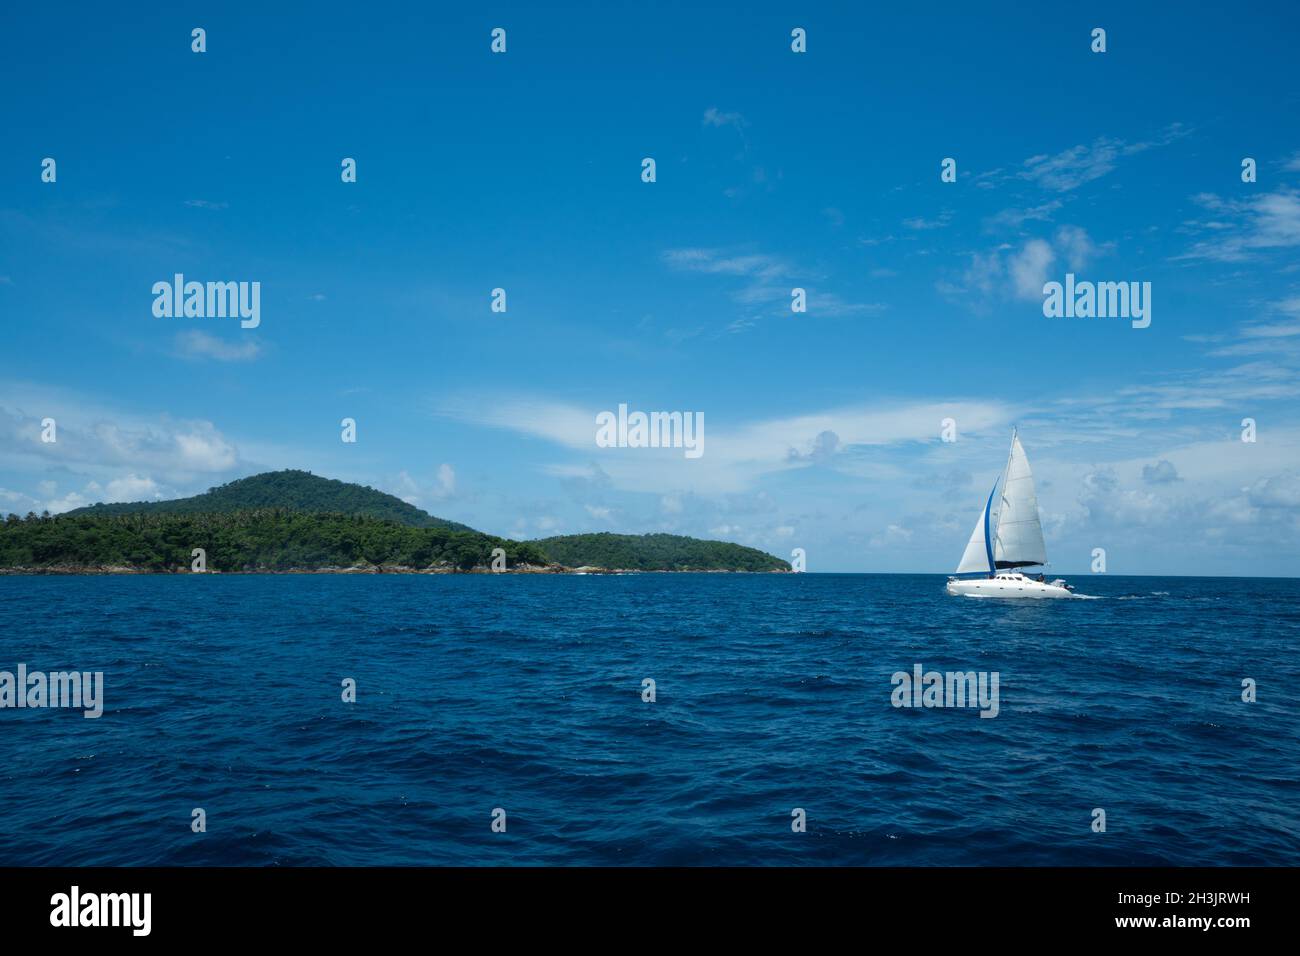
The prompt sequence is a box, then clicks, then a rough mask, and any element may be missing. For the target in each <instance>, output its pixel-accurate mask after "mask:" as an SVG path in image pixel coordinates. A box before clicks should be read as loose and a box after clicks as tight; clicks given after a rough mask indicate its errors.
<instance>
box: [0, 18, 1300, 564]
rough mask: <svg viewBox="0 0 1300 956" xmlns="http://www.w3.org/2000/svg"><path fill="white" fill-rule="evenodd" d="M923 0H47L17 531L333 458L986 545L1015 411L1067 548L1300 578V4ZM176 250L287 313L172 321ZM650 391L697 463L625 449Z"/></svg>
mask: <svg viewBox="0 0 1300 956" xmlns="http://www.w3.org/2000/svg"><path fill="white" fill-rule="evenodd" d="M899 6H900V5H895V7H892V8H880V9H867V8H865V7H863V6H862V5H861V4H842V5H831V4H792V5H785V4H783V5H764V4H759V5H752V4H746V5H745V6H744V12H743V13H740V12H736V10H735V9H733V10H726V9H724V8H721V7H708V8H700V7H698V6H696V5H693V4H672V5H667V6H661V5H654V6H653V7H644V6H636V7H633V6H629V7H627V8H625V9H622V10H619V9H616V8H612V7H610V6H609V5H607V4H571V5H565V6H564V7H562V8H558V9H554V8H553V9H551V10H549V11H542V10H539V9H537V8H536V6H535V5H493V6H491V7H490V8H484V9H472V8H469V7H466V8H464V9H442V8H441V7H442V5H416V4H411V5H389V4H368V5H363V6H360V7H354V6H351V5H349V6H338V7H332V6H331V5H330V4H311V5H303V6H301V7H291V6H287V5H286V6H284V7H283V8H282V7H279V6H277V7H276V8H275V9H274V12H272V9H271V8H270V7H268V6H267V5H265V4H259V5H244V4H220V5H201V4H168V5H166V6H165V7H164V6H162V5H159V10H158V11H157V12H156V13H153V14H147V13H137V14H133V15H132V16H131V17H129V18H127V17H123V16H122V15H121V13H120V11H114V10H112V9H108V8H102V7H99V6H97V5H94V6H92V5H86V6H85V8H84V9H77V8H74V10H75V11H76V12H74V13H69V12H68V10H67V8H66V7H61V8H59V10H58V11H57V12H55V11H53V10H48V9H39V8H37V7H36V6H35V5H25V6H23V7H22V8H14V9H10V10H7V11H6V12H5V14H4V15H3V22H2V23H0V79H2V80H3V83H4V88H5V89H6V90H8V91H9V95H8V96H6V97H5V98H4V100H3V101H2V102H0V128H2V129H3V140H2V142H3V149H0V323H2V331H3V340H2V341H3V346H4V348H3V358H2V359H0V510H5V511H17V512H20V513H25V512H27V511H28V510H37V511H39V510H42V509H44V508H48V509H49V510H51V511H60V510H67V509H68V508H71V507H76V506H78V505H80V504H84V503H88V502H91V501H97V500H139V499H142V498H159V497H164V498H165V497H175V496H179V495H186V494H192V493H195V492H198V491H202V490H205V489H206V488H208V487H211V486H213V485H216V484H220V483H222V482H224V481H227V480H230V479H232V478H236V477H240V476H243V475H247V474H253V473H256V472H259V471H263V470H268V469H273V468H285V467H299V468H307V469H310V470H312V471H314V472H316V473H318V474H323V475H327V476H330V477H338V478H343V479H346V480H352V481H360V482H363V483H366V484H370V485H373V486H375V487H378V488H381V489H383V490H386V491H390V492H392V493H394V494H398V495H400V496H402V497H404V498H407V499H408V500H411V501H413V502H414V503H416V504H418V505H419V506H420V507H423V508H425V509H426V510H428V511H430V512H432V513H434V514H438V515H442V516H445V517H449V518H453V519H456V520H460V521H464V522H466V523H468V524H471V525H473V526H475V527H478V528H482V529H483V530H486V531H490V532H494V533H498V534H506V535H511V536H514V537H536V536H541V535H547V534H556V533H572V532H579V531H593V530H612V531H623V532H645V531H660V530H663V531H672V532H677V533H683V534H693V535H699V536H704V537H715V538H723V539H726V540H732V541H739V542H741V543H744V544H750V545H754V546H757V547H761V548H764V549H766V550H769V551H772V552H773V553H777V554H780V555H782V556H785V557H788V556H789V554H790V551H791V549H792V548H795V547H802V548H803V549H805V551H806V552H807V554H808V566H809V570H813V571H831V570H838V571H947V570H951V568H952V567H953V566H955V563H956V561H957V559H958V557H959V556H960V553H961V551H962V548H963V547H964V544H965V541H966V538H967V536H968V535H969V532H970V527H971V525H972V524H973V522H974V519H975V517H976V514H977V512H978V511H979V509H980V507H981V505H982V502H983V499H984V497H985V496H986V495H987V493H988V488H989V486H990V485H991V483H992V481H993V479H994V478H995V477H996V476H997V474H998V473H999V471H1000V469H1001V467H1002V464H1003V462H1004V461H1005V455H1006V449H1007V443H1008V440H1009V436H1010V431H1011V427H1012V425H1013V424H1018V425H1019V426H1020V430H1021V436H1022V439H1023V441H1024V444H1025V447H1026V449H1027V451H1028V454H1029V458H1030V461H1031V463H1032V464H1033V466H1034V469H1035V474H1036V476H1037V478H1038V483H1039V501H1040V506H1041V509H1042V513H1043V522H1044V528H1045V531H1046V535H1047V545H1048V553H1049V556H1050V557H1051V560H1052V563H1053V567H1054V569H1056V570H1058V571H1062V572H1070V571H1084V570H1086V569H1087V568H1088V566H1089V563H1090V561H1091V552H1092V549H1093V548H1096V547H1103V548H1105V549H1106V551H1107V561H1108V567H1109V570H1110V571H1111V572H1115V573H1123V572H1151V573H1217V574H1223V573H1261V572H1262V573H1272V574H1288V575H1295V574H1297V573H1300V546H1298V545H1297V543H1296V542H1297V540H1300V535H1298V532H1300V377H1298V376H1297V372H1298V371H1300V256H1298V255H1297V253H1298V252H1300V130H1298V129H1297V126H1296V123H1295V120H1294V117H1295V116H1296V115H1297V114H1298V112H1300V71H1297V70H1296V69H1295V65H1294V55H1293V46H1294V40H1295V36H1296V27H1297V25H1298V23H1300V14H1297V13H1296V12H1295V11H1294V9H1291V8H1286V9H1282V8H1281V7H1280V5H1273V4H1258V5H1252V4H1237V5H1233V6H1231V7H1228V6H1226V5H1225V6H1223V7H1220V8H1216V7H1214V6H1210V5H1201V4H1157V5H1145V4H1144V5H1141V7H1142V9H1134V8H1133V7H1134V6H1135V5H1131V4H1105V3H1101V4H1092V5H1089V6H1088V7H1087V8H1086V9H1068V10H1066V9H1062V10H1047V9H1042V8H1041V5H1029V4H1025V5H1017V6H1016V7H1014V8H1011V9H1009V10H1008V11H1007V12H1002V13H986V12H982V11H980V10H978V9H973V8H972V6H971V5H969V4H960V5H959V4H944V3H940V4H927V5H924V6H923V7H917V8H915V9H901V8H899ZM1071 6H1072V7H1073V6H1074V5H1071ZM194 27H203V28H204V29H206V31H207V44H208V50H207V52H206V53H203V54H196V53H193V52H191V49H190V44H191V40H190V31H191V29H192V28H194ZM494 27H502V28H504V29H505V30H506V31H507V52H506V53H505V54H499V55H498V54H493V53H491V52H490V50H489V44H490V36H489V34H490V31H491V30H492V28H494ZM795 27H803V28H804V29H806V30H807V36H808V52H807V53H804V54H796V53H793V52H792V51H791V49H790V31H791V30H792V29H793V28H795ZM1094 27H1103V28H1105V29H1106V31H1107V51H1106V52H1105V53H1103V54H1096V53H1093V52H1091V50H1090V44H1091V37H1090V34H1091V31H1092V29H1093V28H1094ZM45 157H52V158H54V159H55V160H56V162H57V181H56V182H54V183H43V182H42V181H41V161H42V159H43V158H45ZM343 157H353V158H355V159H356V161H357V173H358V175H357V182H355V183H343V182H341V180H340V162H341V160H342V158H343ZM644 157H653V158H655V160H656V164H657V181H656V182H654V183H644V182H642V181H641V176H640V173H641V160H642V159H643V158H644ZM945 157H952V158H954V159H956V161H957V172H958V177H957V181H956V182H955V183H943V182H941V181H940V163H941V161H942V160H943V159H944V158H945ZM1244 157H1252V158H1254V159H1255V160H1256V161H1257V164H1258V181H1257V182H1255V183H1243V182H1242V179H1241V162H1242V159H1243V158H1244ZM178 272H179V273H184V274H185V276H186V278H187V279H197V280H200V281H206V280H213V281H235V280H244V281H258V282H260V283H261V289H262V298H261V323H260V325H259V326H258V327H257V328H256V329H241V328H240V326H239V322H238V320H235V319H226V318H156V317H155V316H154V315H153V312H152V305H153V296H152V294H151V291H150V290H151V287H152V285H153V283H155V282H157V281H160V280H170V278H171V277H172V275H173V274H175V273H178ZM1066 272H1074V273H1075V274H1077V275H1078V276H1079V278H1080V279H1090V280H1093V281H1146V282H1150V283H1151V288H1152V322H1151V325H1150V327H1149V328H1146V329H1134V328H1131V327H1130V323H1129V322H1128V321H1126V320H1123V319H1082V318H1072V319H1065V318H1046V317H1044V315H1043V311H1042V293H1041V288H1042V284H1043V282H1045V281H1048V280H1055V281H1062V280H1063V278H1064V275H1065V273H1066ZM496 287H501V288H504V289H505V290H506V292H507V301H508V311H507V312H506V313H505V314H497V313H493V312H491V311H490V308H489V305H490V298H491V297H490V293H491V290H492V289H493V288H496ZM794 287H802V288H805V289H807V292H808V299H809V302H808V311H807V312H806V313H803V314H795V313H792V312H791V309H790V290H791V289H792V288H794ZM620 402H626V403H628V404H629V405H630V406H631V407H632V408H633V409H641V410H644V411H652V410H665V411H670V410H676V411H686V412H702V413H703V415H704V420H705V454H704V455H703V456H702V457H701V458H699V459H697V460H688V459H686V458H685V457H684V456H683V455H682V453H681V451H680V450H677V451H661V450H658V449H634V448H598V447H597V446H596V444H595V440H594V436H595V425H594V420H595V415H596V414H597V413H598V412H601V411H606V410H613V409H616V408H617V406H618V404H619V403H620ZM46 417H53V418H55V419H56V421H57V422H58V428H59V431H58V441H57V442H55V443H53V444H49V443H43V442H41V440H40V432H41V427H40V422H41V420H42V419H43V418H46ZM344 417H352V418H355V419H356V421H357V426H358V440H357V442H356V443H355V444H345V443H343V442H342V441H340V437H339V436H340V426H339V423H340V421H341V419H343V418H344ZM945 417H951V418H953V419H955V421H956V423H957V434H958V440H957V441H956V442H953V443H945V442H942V441H941V440H940V420H941V419H943V418H945ZM1246 417H1250V418H1254V419H1255V420H1256V422H1257V428H1258V433H1257V436H1258V440H1257V441H1256V442H1254V443H1245V442H1242V441H1241V440H1240V436H1241V421H1242V419H1243V418H1246Z"/></svg>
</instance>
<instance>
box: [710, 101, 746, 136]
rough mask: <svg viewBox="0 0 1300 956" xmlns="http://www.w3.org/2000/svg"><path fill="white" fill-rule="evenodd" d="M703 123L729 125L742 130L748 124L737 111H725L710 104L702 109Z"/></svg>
mask: <svg viewBox="0 0 1300 956" xmlns="http://www.w3.org/2000/svg"><path fill="white" fill-rule="evenodd" d="M703 124H704V125H705V126H731V127H733V128H735V129H738V130H743V129H744V128H745V127H746V126H748V125H749V122H748V121H747V120H746V119H745V117H743V116H741V115H740V114H739V113H725V112H723V111H722V110H720V109H718V108H717V107H716V106H710V107H709V108H708V109H707V110H705V111H704V119H703Z"/></svg>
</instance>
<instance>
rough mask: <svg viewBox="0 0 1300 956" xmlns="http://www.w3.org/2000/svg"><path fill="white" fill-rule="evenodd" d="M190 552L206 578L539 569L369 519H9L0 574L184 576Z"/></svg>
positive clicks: (433, 532)
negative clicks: (497, 564) (389, 569)
mask: <svg viewBox="0 0 1300 956" xmlns="http://www.w3.org/2000/svg"><path fill="white" fill-rule="evenodd" d="M195 548H202V549H203V550H204V551H205V552H206V560H207V568H208V570H210V571H287V570H291V569H318V568H329V567H338V568H348V567H354V566H358V565H391V566H402V567H408V568H415V569H422V570H423V569H428V568H447V569H451V568H454V569H458V570H470V569H471V568H476V567H488V566H490V564H491V560H492V549H493V548H504V549H505V552H506V564H507V567H511V568H513V567H515V566H516V565H518V564H521V563H524V564H532V565H544V564H546V563H547V561H546V558H545V556H544V555H543V554H542V552H541V551H540V549H538V548H537V547H535V546H534V545H532V544H530V543H528V542H523V543H520V542H516V541H508V540H505V539H503V538H495V537H492V536H491V535H486V534H482V533H480V532H478V531H472V530H466V531H461V530H456V529H454V528H448V527H431V528H412V527H409V526H407V525H403V524H398V523H397V522H395V521H384V520H381V519H378V518H372V517H369V516H367V515H339V514H321V513H314V514H313V513H307V512H303V511H289V510H285V509H281V508H270V509H262V510H255V511H236V512H229V513H223V514H167V513H140V514H121V515H115V514H93V513H92V514H85V513H83V514H66V515H60V516H58V517H49V516H41V517H37V516H35V515H29V516H28V517H27V518H19V517H18V516H16V515H10V516H9V517H8V519H7V520H6V521H5V522H4V523H3V524H0V567H3V568H10V569H28V570H39V569H42V568H87V569H93V568H100V567H128V568H133V569H136V570H140V571H189V570H190V567H191V560H192V558H191V553H192V551H193V549H195Z"/></svg>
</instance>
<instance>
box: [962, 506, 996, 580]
mask: <svg viewBox="0 0 1300 956" xmlns="http://www.w3.org/2000/svg"><path fill="white" fill-rule="evenodd" d="M992 501H993V495H992V494H990V495H989V500H988V501H987V502H985V503H984V510H983V511H981V512H980V517H979V520H978V521H976V522H975V530H974V531H972V532H971V534H970V541H969V542H967V544H966V550H965V551H964V552H962V556H961V561H960V562H959V563H958V564H957V570H956V572H955V573H956V574H967V573H969V572H971V571H983V572H984V573H986V574H987V573H990V572H991V571H992V570H993V569H992V568H991V567H989V517H988V513H989V504H990V503H991V502H992Z"/></svg>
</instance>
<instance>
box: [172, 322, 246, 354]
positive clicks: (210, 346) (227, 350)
mask: <svg viewBox="0 0 1300 956" xmlns="http://www.w3.org/2000/svg"><path fill="white" fill-rule="evenodd" d="M176 349H177V353H178V354H179V355H181V356H182V357H184V358H191V359H199V358H207V359H215V360H216V361H218V362H251V361H253V360H254V359H256V358H257V357H258V356H260V355H261V354H262V346H261V345H260V344H259V343H258V341H257V340H256V339H246V340H241V341H239V342H238V343H234V342H229V341H227V340H225V339H219V338H217V337H216V336H213V335H208V333H206V332H201V331H199V330H198V329H190V330H188V331H186V332H180V333H177V335H176Z"/></svg>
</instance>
